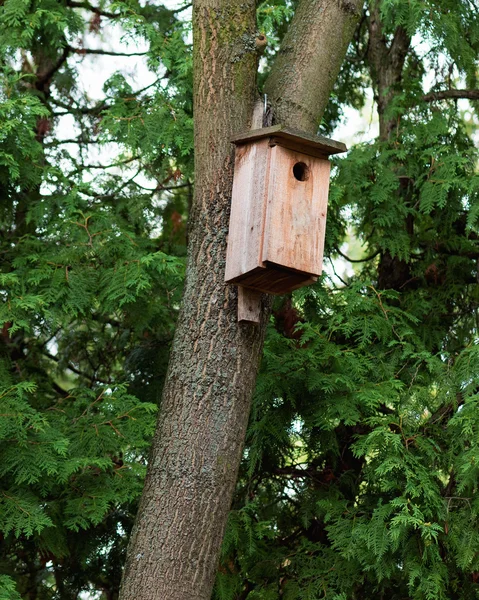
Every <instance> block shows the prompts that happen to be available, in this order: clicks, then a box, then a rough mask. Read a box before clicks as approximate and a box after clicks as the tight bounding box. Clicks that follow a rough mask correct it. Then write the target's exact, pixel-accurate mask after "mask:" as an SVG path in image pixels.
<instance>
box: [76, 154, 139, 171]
mask: <svg viewBox="0 0 479 600" xmlns="http://www.w3.org/2000/svg"><path fill="white" fill-rule="evenodd" d="M135 160H140V157H139V156H132V157H131V158H126V159H125V160H119V161H118V162H115V163H111V165H81V167H79V168H78V169H75V171H73V173H78V172H79V171H82V170H83V169H112V168H113V167H122V166H123V165H127V164H128V163H131V162H133V161H135Z"/></svg>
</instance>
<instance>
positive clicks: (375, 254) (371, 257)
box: [336, 248, 381, 263]
mask: <svg viewBox="0 0 479 600" xmlns="http://www.w3.org/2000/svg"><path fill="white" fill-rule="evenodd" d="M336 252H337V253H338V254H339V256H342V257H343V258H345V259H346V260H348V261H349V262H351V263H362V262H368V261H369V260H373V258H376V256H378V254H381V250H378V251H377V252H375V253H374V254H371V256H368V257H366V258H349V256H346V254H343V253H342V252H341V250H340V249H339V248H336Z"/></svg>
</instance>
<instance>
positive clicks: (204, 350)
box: [120, 0, 362, 600]
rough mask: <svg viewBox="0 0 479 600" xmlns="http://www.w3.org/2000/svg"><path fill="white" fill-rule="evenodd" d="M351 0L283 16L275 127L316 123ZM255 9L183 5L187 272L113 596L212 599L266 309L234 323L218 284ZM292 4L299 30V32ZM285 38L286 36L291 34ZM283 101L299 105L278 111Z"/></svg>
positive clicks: (209, 0) (314, 0)
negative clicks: (189, 44) (286, 28)
mask: <svg viewBox="0 0 479 600" xmlns="http://www.w3.org/2000/svg"><path fill="white" fill-rule="evenodd" d="M361 5H362V0H354V1H352V0H347V1H346V0H304V1H303V2H300V4H299V7H298V10H297V13H296V15H295V17H294V19H293V21H292V24H291V31H292V32H293V34H291V35H293V36H294V40H295V43H294V47H295V48H296V50H294V49H293V50H292V51H289V50H288V52H290V53H289V54H286V55H284V56H283V58H282V59H281V60H282V61H283V62H284V61H285V60H286V61H287V57H288V56H289V57H291V58H292V60H296V58H295V52H296V53H299V54H301V61H299V60H298V64H296V65H295V66H294V67H292V69H293V70H294V71H295V72H296V76H295V77H292V76H291V73H292V71H291V69H284V68H282V67H281V64H283V63H280V67H279V68H278V69H276V71H274V72H273V75H272V80H271V82H269V83H268V86H267V89H268V93H269V94H270V98H271V101H272V105H273V109H274V110H277V113H278V116H279V118H281V119H283V122H284V123H285V124H288V125H290V126H293V127H302V128H303V129H305V130H306V131H310V132H313V133H315V131H316V129H317V123H318V120H319V119H320V117H321V115H322V111H323V110H324V107H325V106H326V103H327V99H328V97H329V94H330V91H331V87H332V84H333V83H334V80H335V78H336V76H337V73H338V71H339V68H340V65H341V62H342V59H343V58H344V54H345V52H346V48H347V45H348V42H349V39H350V37H351V35H352V33H353V28H354V23H355V20H356V19H357V17H358V10H359V8H360V7H361ZM255 9H256V2H255V1H254V0H245V1H244V2H241V3H238V2H236V1H234V0H197V1H196V2H194V7H193V42H194V89H195V96H194V111H195V180H196V186H195V197H194V203H193V207H192V212H191V215H190V223H191V225H190V240H189V249H188V269H187V278H186V285H185V292H184V298H183V305H182V310H181V314H180V318H179V322H178V327H177V331H176V334H175V340H174V344H173V350H172V354H171V358H170V365H169V371H168V375H167V380H166V384H165V389H164V392H163V399H162V404H161V412H160V416H159V421H158V426H157V431H156V434H155V438H154V441H153V446H152V450H151V454H150V459H149V467H148V474H147V478H146V482H145V488H144V492H143V496H142V500H141V503H140V507H139V512H138V516H137V520H136V524H135V528H134V530H133V533H132V536H131V540H130V545H129V549H128V556H127V563H126V567H125V572H124V577H123V584H122V589H121V592H120V598H121V600H160V599H161V600H180V599H181V600H208V599H209V598H210V597H211V591H212V587H213V583H214V578H215V572H216V567H217V561H218V553H219V549H220V546H221V540H222V536H223V532H224V527H225V524H226V520H227V516H228V511H229V508H230V504H231V498H232V495H233V491H234V487H235V482H236V477H237V472H238V467H239V463H240V460H241V452H242V448H243V443H244V437H245V430H246V426H247V422H248V415H249V410H250V403H251V397H252V394H253V390H254V386H255V381H256V373H257V369H258V365H259V359H260V356H261V351H262V347H263V340H264V334H265V330H266V323H267V321H268V318H269V314H270V309H269V301H268V298H267V297H265V298H264V311H263V316H262V322H261V324H260V325H259V326H254V325H251V324H238V323H237V301H236V298H237V288H236V287H233V286H227V285H225V284H224V264H225V255H226V235H227V231H228V220H229V207H230V199H231V189H232V180H233V164H234V162H233V158H234V153H233V147H232V145H231V143H230V141H229V139H230V137H231V136H232V135H233V134H236V133H240V132H242V131H244V130H246V129H248V128H249V126H250V121H251V118H252V111H253V105H254V100H255V93H256V92H255V90H256V70H257V55H256V19H255ZM305 14H309V27H307V28H305V30H304V31H302V30H301V26H300V25H301V23H304V19H305ZM316 34H318V35H316ZM319 34H320V35H319ZM311 36H313V39H311ZM304 38H308V42H307V43H306V41H305V39H304ZM286 39H287V40H290V41H287V43H288V44H290V43H291V36H289V37H288V36H287V38H286ZM338 39H339V40H341V43H338V42H337V40H338ZM330 53H332V54H330ZM318 55H319V56H324V60H318ZM285 57H286V58H285ZM311 64H314V73H313V72H312V71H311V68H310V67H309V65H311ZM313 88H314V93H312V90H313ZM282 98H288V104H287V105H288V106H293V105H294V106H296V104H297V105H298V106H299V108H298V110H295V111H288V110H283V109H282V108H281V106H282ZM302 98H307V99H308V102H307V105H305V106H304V107H303V106H302V104H301V99H302ZM315 107H316V108H315ZM305 111H306V113H305ZM304 114H306V115H307V117H306V119H305V118H303V116H304ZM277 120H278V119H277Z"/></svg>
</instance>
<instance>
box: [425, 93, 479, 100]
mask: <svg viewBox="0 0 479 600" xmlns="http://www.w3.org/2000/svg"><path fill="white" fill-rule="evenodd" d="M422 99H423V100H424V102H434V101H435V100H461V99H464V100H479V90H443V91H440V92H429V94H426V95H425V96H423V97H422Z"/></svg>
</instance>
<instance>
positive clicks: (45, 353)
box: [42, 350, 111, 385]
mask: <svg viewBox="0 0 479 600" xmlns="http://www.w3.org/2000/svg"><path fill="white" fill-rule="evenodd" d="M42 354H43V355H44V356H46V357H47V358H49V359H50V360H53V361H54V362H56V363H59V362H60V359H59V358H58V356H55V355H53V354H50V352H47V351H46V350H44V351H43V352H42ZM65 366H66V368H67V369H69V370H70V371H73V373H76V374H77V375H80V376H81V377H85V379H88V380H89V381H98V383H105V384H107V385H108V384H110V383H111V381H107V380H106V379H100V378H99V377H95V376H91V375H88V373H85V372H84V371H81V370H80V369H78V368H77V367H75V365H72V364H71V363H67V364H66V365H65Z"/></svg>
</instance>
